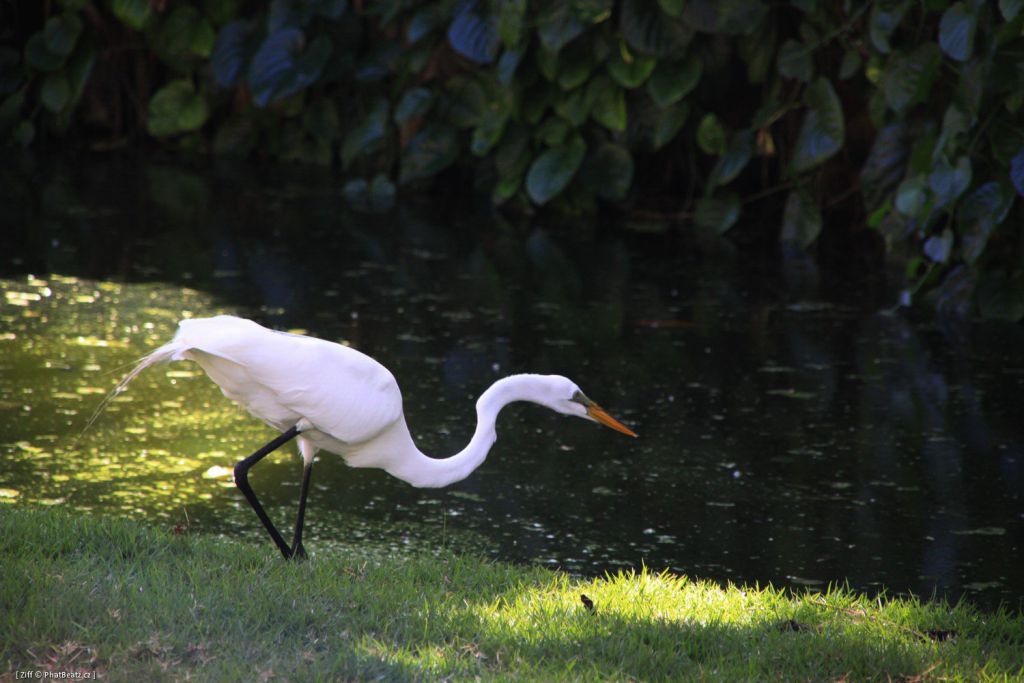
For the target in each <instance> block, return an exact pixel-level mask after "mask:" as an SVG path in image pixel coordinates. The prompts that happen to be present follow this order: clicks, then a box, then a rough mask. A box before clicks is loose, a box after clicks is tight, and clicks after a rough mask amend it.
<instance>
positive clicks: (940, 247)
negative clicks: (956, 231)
mask: <svg viewBox="0 0 1024 683" xmlns="http://www.w3.org/2000/svg"><path fill="white" fill-rule="evenodd" d="M951 253H953V231H952V230H950V229H949V228H946V229H945V230H943V231H942V232H941V233H940V234H938V235H932V236H931V237H929V238H928V239H926V240H925V242H924V255H925V256H927V257H928V258H930V259H931V260H932V261H935V262H936V263H945V262H947V261H948V260H949V255H950V254H951Z"/></svg>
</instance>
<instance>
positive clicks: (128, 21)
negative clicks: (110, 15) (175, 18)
mask: <svg viewBox="0 0 1024 683" xmlns="http://www.w3.org/2000/svg"><path fill="white" fill-rule="evenodd" d="M110 9H111V10H112V11H113V12H114V16H115V17H117V18H118V20H120V21H121V23H123V24H125V25H127V26H128V27H130V28H133V29H135V30H136V31H141V30H142V29H143V28H144V27H145V26H146V23H147V22H148V21H149V18H150V17H151V16H153V13H152V9H151V8H150V2H149V0H111V3H110Z"/></svg>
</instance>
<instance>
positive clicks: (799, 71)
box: [778, 39, 814, 83]
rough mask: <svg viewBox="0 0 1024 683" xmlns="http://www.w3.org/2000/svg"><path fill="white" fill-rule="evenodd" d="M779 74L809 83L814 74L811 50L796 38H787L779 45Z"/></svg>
mask: <svg viewBox="0 0 1024 683" xmlns="http://www.w3.org/2000/svg"><path fill="white" fill-rule="evenodd" d="M778 69H779V75H780V76H782V77H783V78H793V79H796V80H798V81H803V82H804V83H807V82H808V81H810V80H811V78H812V77H813V76H814V60H813V59H812V58H811V50H810V49H809V48H808V47H807V46H806V45H804V44H803V43H801V42H799V41H796V40H792V39H790V40H787V41H786V42H784V43H783V44H782V45H781V46H780V47H779V56H778Z"/></svg>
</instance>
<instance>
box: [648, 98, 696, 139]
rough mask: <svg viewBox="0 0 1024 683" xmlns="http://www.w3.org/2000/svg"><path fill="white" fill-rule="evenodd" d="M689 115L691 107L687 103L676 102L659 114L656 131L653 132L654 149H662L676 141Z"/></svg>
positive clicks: (655, 125)
mask: <svg viewBox="0 0 1024 683" xmlns="http://www.w3.org/2000/svg"><path fill="white" fill-rule="evenodd" d="M689 114H690V105H689V103H687V102H676V103H675V104H673V105H671V106H669V107H666V108H665V109H663V110H661V111H660V112H658V117H657V118H656V119H655V121H654V130H653V131H652V132H651V144H652V145H653V146H654V149H661V148H662V147H664V146H665V145H667V144H668V143H669V142H671V141H672V140H673V139H675V137H676V135H678V134H679V131H680V129H682V127H683V124H684V123H686V117H687V116H688V115H689Z"/></svg>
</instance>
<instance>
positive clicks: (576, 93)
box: [554, 87, 597, 128]
mask: <svg viewBox="0 0 1024 683" xmlns="http://www.w3.org/2000/svg"><path fill="white" fill-rule="evenodd" d="M596 95H597V93H596V91H595V90H593V89H591V88H589V87H584V88H576V89H575V90H573V91H571V92H567V93H565V94H564V95H563V96H562V97H561V98H559V99H558V100H556V101H555V105H554V106H555V113H556V114H558V115H559V116H561V117H562V118H563V119H565V120H566V121H568V122H569V123H570V124H572V126H573V127H575V128H579V127H580V126H582V125H583V123H584V122H585V121H586V120H587V117H588V116H590V110H591V108H592V107H593V106H594V97H596Z"/></svg>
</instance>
